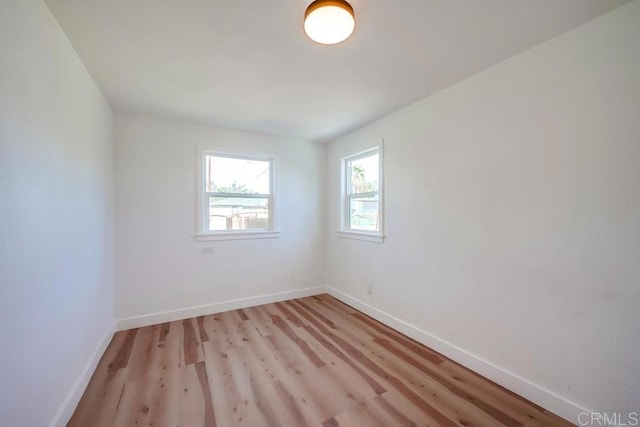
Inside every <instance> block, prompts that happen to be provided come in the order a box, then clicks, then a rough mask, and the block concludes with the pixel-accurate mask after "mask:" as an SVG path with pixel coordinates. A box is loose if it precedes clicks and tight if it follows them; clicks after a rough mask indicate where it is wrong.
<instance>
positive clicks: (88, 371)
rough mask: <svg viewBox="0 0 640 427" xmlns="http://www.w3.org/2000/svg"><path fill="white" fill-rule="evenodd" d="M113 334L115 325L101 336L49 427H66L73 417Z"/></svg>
mask: <svg viewBox="0 0 640 427" xmlns="http://www.w3.org/2000/svg"><path fill="white" fill-rule="evenodd" d="M114 333H115V325H113V324H112V325H111V326H110V327H109V329H108V330H107V332H105V334H104V335H103V337H102V339H101V340H100V342H99V343H98V346H97V347H96V349H95V350H94V351H93V354H92V355H91V358H89V360H88V361H87V364H86V365H85V366H84V369H83V370H82V373H81V374H80V377H79V378H78V380H77V381H76V382H75V384H74V385H73V387H72V388H71V391H69V394H67V397H66V398H65V399H64V402H62V405H60V408H58V411H57V412H56V414H55V415H54V417H53V420H51V422H50V423H49V427H64V426H66V425H67V423H68V422H69V420H70V419H71V416H72V415H73V411H75V410H76V406H78V402H80V398H81V397H82V395H83V394H84V391H85V389H86V388H87V385H88V384H89V380H90V379H91V376H92V375H93V372H94V371H95V370H96V367H97V366H98V362H99V361H100V358H101V357H102V355H103V354H104V352H105V350H106V349H107V346H108V345H109V343H110V342H111V338H113V334H114Z"/></svg>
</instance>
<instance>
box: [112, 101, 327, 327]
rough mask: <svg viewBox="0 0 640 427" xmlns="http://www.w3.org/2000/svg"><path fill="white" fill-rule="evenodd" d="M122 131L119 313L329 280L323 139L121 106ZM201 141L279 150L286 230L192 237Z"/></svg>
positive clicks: (232, 297) (119, 127)
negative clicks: (275, 234)
mask: <svg viewBox="0 0 640 427" xmlns="http://www.w3.org/2000/svg"><path fill="white" fill-rule="evenodd" d="M115 135H116V318H118V319H123V318H130V317H136V316H148V315H151V314H154V313H163V312H167V311H171V310H184V309H189V308H191V307H196V306H201V305H209V304H216V303H220V302H225V301H229V300H235V299H239V298H248V297H255V296H259V295H265V294H272V293H276V292H286V291H292V290H296V289H301V288H305V287H312V286H319V285H323V284H324V227H323V206H324V203H323V197H324V176H325V156H326V147H325V146H323V145H320V144H316V143H312V142H308V141H303V140H299V139H292V138H285V137H278V136H272V135H264V134H258V133H252V132H244V131H237V130H231V129H224V128H216V127H211V126H205V125H196V124H191V123H187V122H182V121H174V120H167V119H161V118H152V117H146V116H137V115H129V114H124V113H117V114H116V115H115ZM198 146H214V147H226V148H230V149H234V148H235V149H240V150H249V151H263V152H272V153H278V154H279V160H278V175H279V180H280V189H279V190H280V191H279V196H280V211H281V213H282V217H281V220H280V223H281V227H280V228H281V230H282V233H281V237H279V238H276V239H256V240H233V241H215V242H196V241H195V238H194V234H195V233H196V230H197V225H196V222H197V220H196V218H197V214H196V212H197V201H196V200H197V199H196V197H197V178H196V176H197V171H198V161H197V156H198ZM277 196H278V195H277ZM205 246H209V247H213V248H214V250H215V253H213V254H206V255H205V254H203V253H202V248H203V247H205ZM189 313H190V312H189V311H188V310H187V311H184V312H182V315H188V314H189ZM161 318H162V316H160V317H151V318H149V319H151V320H154V319H161ZM139 323H140V322H139V321H133V323H131V322H128V323H125V324H121V325H124V326H130V325H132V324H139ZM143 323H144V322H143Z"/></svg>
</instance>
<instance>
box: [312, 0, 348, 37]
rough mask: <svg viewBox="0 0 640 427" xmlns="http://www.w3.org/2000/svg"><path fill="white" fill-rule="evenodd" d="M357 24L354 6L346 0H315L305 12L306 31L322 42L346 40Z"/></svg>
mask: <svg viewBox="0 0 640 427" xmlns="http://www.w3.org/2000/svg"><path fill="white" fill-rule="evenodd" d="M355 26H356V21H355V15H354V14H353V8H352V7H351V5H350V4H349V3H347V2H346V1H344V0H315V1H314V2H313V3H311V4H310V5H309V7H308V8H307V11H306V12H305V14H304V31H305V33H307V35H308V36H309V38H310V39H311V40H313V41H315V42H317V43H321V44H336V43H340V42H341V41H344V40H346V39H347V38H348V37H349V36H350V35H351V33H353V29H354V28H355Z"/></svg>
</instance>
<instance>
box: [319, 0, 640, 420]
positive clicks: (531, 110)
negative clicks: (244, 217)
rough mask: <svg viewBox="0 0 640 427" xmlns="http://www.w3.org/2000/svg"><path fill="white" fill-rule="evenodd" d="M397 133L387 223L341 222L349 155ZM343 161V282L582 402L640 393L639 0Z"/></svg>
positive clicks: (346, 145) (332, 253)
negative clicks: (368, 236) (370, 229)
mask: <svg viewBox="0 0 640 427" xmlns="http://www.w3.org/2000/svg"><path fill="white" fill-rule="evenodd" d="M425 54H427V55H428V52H425ZM425 78H429V76H425ZM381 139H384V140H385V142H386V143H385V161H386V165H385V166H386V169H385V176H386V182H385V189H386V193H385V194H386V202H387V206H386V217H385V219H386V224H387V227H386V233H385V234H386V235H387V237H388V238H387V241H386V243H384V244H376V243H370V242H362V241H354V240H346V239H339V238H337V237H336V233H335V231H336V230H337V229H338V226H339V216H338V215H339V188H340V187H339V185H340V184H339V176H340V171H339V164H340V162H339V159H340V158H341V156H344V155H345V154H348V153H352V152H357V151H359V150H361V149H363V148H366V147H369V146H372V145H375V144H377V143H378V142H379V141H380V140H381ZM327 162H328V188H327V194H328V203H329V207H328V211H329V215H330V220H329V224H328V240H327V256H328V259H327V263H328V277H327V279H328V282H329V284H330V285H332V286H333V287H335V288H337V289H338V290H341V291H343V292H345V293H347V294H349V295H351V296H353V297H355V298H357V299H359V300H361V301H363V302H366V303H368V304H371V305H372V306H373V307H375V308H376V309H379V310H383V311H384V312H386V313H388V314H391V315H394V316H397V317H399V318H400V319H402V320H404V321H406V322H408V323H410V324H412V325H414V326H416V327H418V328H420V329H421V330H423V331H426V332H427V333H430V334H433V335H435V336H436V337H439V338H441V339H443V340H445V341H447V342H449V343H451V344H453V345H455V346H458V347H460V348H461V349H463V350H466V351H467V352H469V353H472V354H473V355H475V356H477V357H479V358H481V359H484V360H485V361H488V362H489V363H492V364H495V365H497V366H498V367H500V368H503V369H505V370H507V371H509V372H511V373H513V374H515V375H517V376H521V377H522V378H524V379H525V380H528V381H530V382H532V383H534V384H537V385H539V386H541V387H542V388H544V389H547V390H549V391H551V392H552V393H556V394H557V395H559V396H561V397H563V398H564V399H567V400H569V401H571V402H575V403H576V404H578V405H580V406H582V407H587V408H590V409H593V410H599V411H604V410H608V411H637V410H638V402H639V401H640V376H639V375H638V372H640V358H639V357H638V354H640V188H639V185H640V1H635V2H633V3H631V4H629V5H627V6H625V7H622V8H620V9H618V10H615V11H613V12H612V13H609V14H607V15H604V16H602V17H600V18H598V19H596V20H594V21H592V22H589V23H587V24H585V25H583V26H581V27H578V28H577V29H575V30H572V31H570V32H568V33H565V34H564V35H561V36H559V37H557V38H555V39H553V40H550V41H548V42H546V43H544V44H542V45H540V46H538V47H535V48H533V49H531V50H529V51H526V52H524V53H522V54H520V55H517V56H515V57H513V58H511V59H509V60H507V61H504V62H502V63H500V64H498V65H496V66H494V67H492V68H490V69H487V70H485V71H484V72H482V73H480V74H477V75H475V76H473V77H471V78H469V79H467V80H465V81H463V82H461V83H459V84H457V85H455V86H453V87H450V88H448V89H446V90H444V91H442V92H439V93H437V94H435V95H433V96H431V97H428V98H425V99H423V100H421V101H419V102H417V103H415V104H413V105H411V106H409V107H407V108H405V109H403V110H400V111H398V112H396V113H394V114H392V115H390V116H388V117H386V118H383V119H381V120H379V121H376V122H374V123H372V124H370V125H368V126H366V127H365V128H363V129H360V130H358V131H355V132H353V133H351V134H349V135H348V136H345V137H343V138H340V139H338V140H337V141H335V142H333V143H331V145H330V147H329V152H328V157H327ZM367 282H372V283H373V284H374V293H373V295H372V296H370V297H369V296H367V295H366V291H365V285H366V284H367ZM443 348H447V346H443ZM503 382H504V381H503ZM507 385H510V384H507ZM565 415H566V414H565ZM574 416H575V414H574ZM574 420H575V419H574Z"/></svg>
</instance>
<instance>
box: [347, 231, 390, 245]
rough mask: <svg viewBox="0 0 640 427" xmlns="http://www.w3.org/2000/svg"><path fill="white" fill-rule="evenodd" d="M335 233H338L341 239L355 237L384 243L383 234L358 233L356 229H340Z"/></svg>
mask: <svg viewBox="0 0 640 427" xmlns="http://www.w3.org/2000/svg"><path fill="white" fill-rule="evenodd" d="M337 233H338V237H340V238H343V239H355V240H364V241H366V242H374V243H384V236H382V235H380V234H372V233H358V232H357V231H343V230H340V231H338V232H337Z"/></svg>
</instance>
